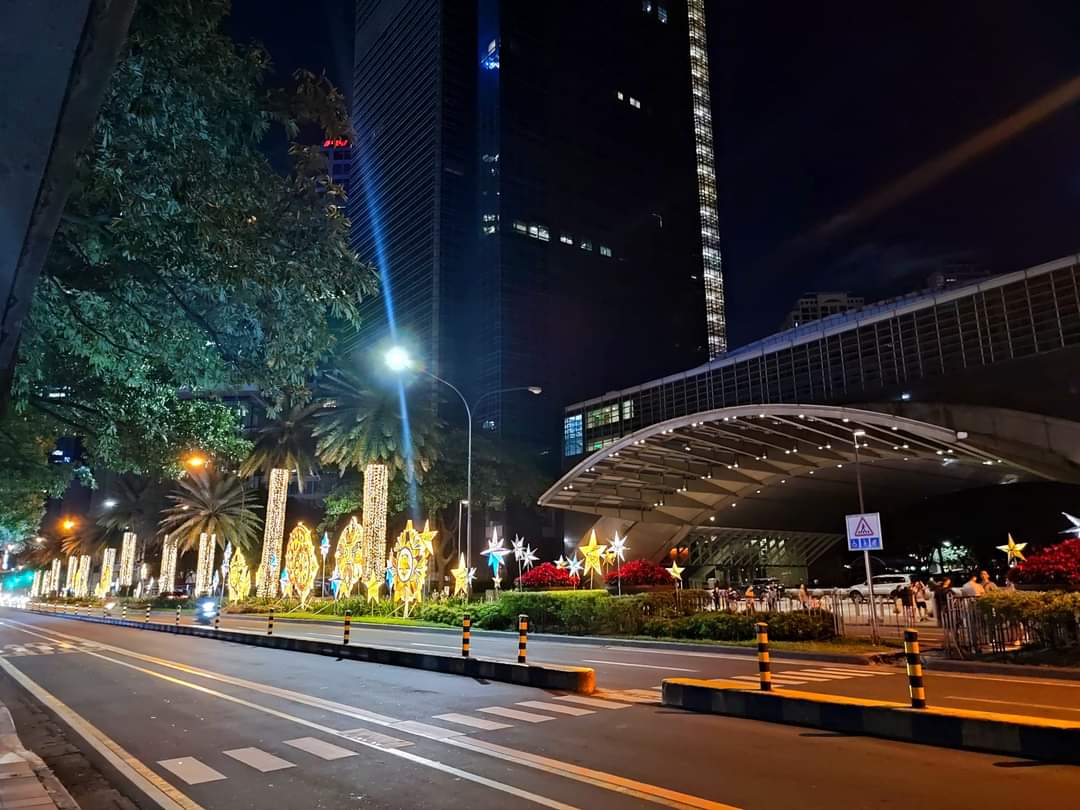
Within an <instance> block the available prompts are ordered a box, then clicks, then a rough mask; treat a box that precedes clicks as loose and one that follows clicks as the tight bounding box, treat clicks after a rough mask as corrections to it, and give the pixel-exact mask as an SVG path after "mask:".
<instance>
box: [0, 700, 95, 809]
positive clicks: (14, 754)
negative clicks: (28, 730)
mask: <svg viewBox="0 0 1080 810" xmlns="http://www.w3.org/2000/svg"><path fill="white" fill-rule="evenodd" d="M0 753H2V754H3V756H4V759H5V763H4V765H3V771H4V773H3V775H2V777H0V806H2V807H20V806H23V805H20V804H19V802H20V801H22V802H30V801H33V800H34V799H33V798H31V796H30V795H29V794H31V793H37V794H39V795H38V796H37V802H38V803H37V804H36V805H34V806H35V807H38V808H39V810H40V808H42V807H46V806H48V807H54V808H56V810H79V805H78V804H77V803H76V801H75V800H74V799H73V798H72V797H71V794H70V793H68V791H67V788H65V787H64V786H63V784H61V782H60V780H59V779H57V778H56V774H54V773H53V772H52V769H51V768H50V767H49V766H48V765H46V764H45V762H44V760H42V759H41V757H39V756H38V755H37V754H35V753H34V752H33V751H31V750H30V749H29V748H27V747H26V746H25V745H23V742H22V740H21V739H19V732H18V730H17V729H16V728H15V722H14V721H13V720H12V719H11V712H9V711H8V708H7V706H5V705H4V704H3V703H0ZM33 779H36V780H37V782H38V784H39V785H40V786H41V787H40V791H37V790H33V788H32V787H31V789H30V790H27V789H26V788H27V785H26V783H27V782H30V784H31V785H32V782H31V781H30V780H33ZM19 788H22V789H21V790H20V789H19ZM45 800H48V801H50V802H51V804H49V805H46V804H44V803H43V802H44V801H45ZM26 806H30V805H29V804H27V805H26Z"/></svg>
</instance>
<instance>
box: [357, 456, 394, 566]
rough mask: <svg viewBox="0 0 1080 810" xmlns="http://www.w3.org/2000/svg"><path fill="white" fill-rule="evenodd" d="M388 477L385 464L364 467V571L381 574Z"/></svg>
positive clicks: (384, 556) (383, 564)
mask: <svg viewBox="0 0 1080 810" xmlns="http://www.w3.org/2000/svg"><path fill="white" fill-rule="evenodd" d="M389 481H390V479H389V475H388V473H387V469H386V465H385V464H368V465H367V466H366V467H364V547H363V548H364V551H363V559H364V570H365V572H366V573H367V574H368V575H369V576H370V575H371V574H372V573H375V574H379V575H380V576H381V575H382V573H383V570H384V568H385V566H386V496H387V489H388V485H389Z"/></svg>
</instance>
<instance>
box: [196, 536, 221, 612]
mask: <svg viewBox="0 0 1080 810" xmlns="http://www.w3.org/2000/svg"><path fill="white" fill-rule="evenodd" d="M215 551H217V535H216V534H207V533H206V532H203V533H202V534H200V535H199V561H198V563H197V564H196V566H195V596H203V595H205V594H208V593H210V583H211V581H212V578H213V576H214V552H215Z"/></svg>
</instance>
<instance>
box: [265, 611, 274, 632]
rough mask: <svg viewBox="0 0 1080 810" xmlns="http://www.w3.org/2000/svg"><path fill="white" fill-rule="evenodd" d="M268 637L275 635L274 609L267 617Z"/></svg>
mask: <svg viewBox="0 0 1080 810" xmlns="http://www.w3.org/2000/svg"><path fill="white" fill-rule="evenodd" d="M266 635H268V636H272V635H274V609H273V608H270V612H269V613H268V614H267V615H266Z"/></svg>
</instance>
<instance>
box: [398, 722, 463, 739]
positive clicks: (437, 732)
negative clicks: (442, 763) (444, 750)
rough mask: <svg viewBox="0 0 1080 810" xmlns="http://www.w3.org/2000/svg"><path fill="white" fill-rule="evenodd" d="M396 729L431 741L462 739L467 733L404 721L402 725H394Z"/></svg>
mask: <svg viewBox="0 0 1080 810" xmlns="http://www.w3.org/2000/svg"><path fill="white" fill-rule="evenodd" d="M394 728H396V729H398V730H399V731H405V732H408V733H409V734H418V735H420V736H421V737H427V738H428V739H429V740H445V739H446V738H447V737H460V736H461V735H462V734H464V733H465V732H464V731H458V730H457V729H454V728H443V727H442V726H433V725H430V724H428V723H420V722H418V721H416V720H403V721H402V722H400V723H394Z"/></svg>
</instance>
